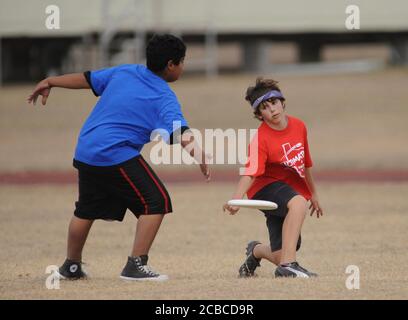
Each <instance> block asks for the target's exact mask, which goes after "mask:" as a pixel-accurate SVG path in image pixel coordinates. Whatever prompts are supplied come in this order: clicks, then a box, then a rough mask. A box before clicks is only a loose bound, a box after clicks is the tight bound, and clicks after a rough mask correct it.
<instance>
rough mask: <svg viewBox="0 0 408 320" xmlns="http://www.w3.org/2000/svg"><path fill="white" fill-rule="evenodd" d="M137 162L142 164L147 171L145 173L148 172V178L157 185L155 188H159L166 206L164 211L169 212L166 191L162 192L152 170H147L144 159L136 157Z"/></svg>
mask: <svg viewBox="0 0 408 320" xmlns="http://www.w3.org/2000/svg"><path fill="white" fill-rule="evenodd" d="M138 160H139V162H140V163H141V164H142V166H143V167H144V168H145V170H146V171H147V173H148V174H149V176H150V178H152V180H153V182H154V184H155V185H156V186H157V188H159V190H160V192H161V194H162V196H163V198H164V201H165V202H164V203H165V204H164V206H165V208H166V212H169V204H168V202H169V199H168V198H167V195H166V192H164V190H163V188H162V187H161V185H160V184H159V182H158V181H157V180H156V178H155V177H154V176H153V174H152V172H151V171H150V170H149V167H148V166H147V165H146V163H145V161H144V160H142V158H139V159H138Z"/></svg>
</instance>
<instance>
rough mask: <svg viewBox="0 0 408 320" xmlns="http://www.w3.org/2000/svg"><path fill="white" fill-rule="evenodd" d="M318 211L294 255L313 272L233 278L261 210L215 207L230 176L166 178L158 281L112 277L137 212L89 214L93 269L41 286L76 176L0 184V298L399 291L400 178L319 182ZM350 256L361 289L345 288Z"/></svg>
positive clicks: (383, 295)
mask: <svg viewBox="0 0 408 320" xmlns="http://www.w3.org/2000/svg"><path fill="white" fill-rule="evenodd" d="M319 187H320V191H321V192H320V193H321V201H322V203H323V205H324V208H325V211H326V215H325V216H324V217H323V218H321V219H319V220H317V219H316V218H315V217H308V218H307V219H306V222H305V225H304V229H303V237H304V239H303V240H304V242H303V246H302V248H301V250H300V253H299V255H298V260H299V261H300V262H301V263H302V264H304V265H305V266H306V267H308V268H310V269H312V270H314V271H316V272H318V273H319V274H320V277H319V278H317V279H309V280H307V279H285V280H282V279H274V277H273V271H274V267H273V266H272V265H271V264H270V263H268V262H266V261H264V262H262V263H261V264H262V266H261V268H260V269H259V271H258V277H257V278H255V279H249V280H246V279H238V278H237V269H238V267H239V265H240V264H241V263H242V261H243V258H244V249H245V245H246V242H247V241H248V240H254V239H259V240H261V241H267V232H266V227H265V223H264V218H263V216H262V214H261V213H258V212H257V211H251V210H249V209H245V210H242V211H241V212H239V213H238V215H236V216H228V215H226V214H223V213H222V212H221V209H220V208H221V205H222V203H223V202H224V201H225V200H226V199H228V197H229V195H230V194H231V192H232V188H233V185H231V184H214V183H213V184H208V185H207V184H205V183H203V184H197V183H196V184H191V185H170V186H168V188H169V191H170V193H171V194H172V196H173V204H174V211H175V212H174V213H172V214H170V215H168V216H167V218H166V219H165V221H164V224H163V225H162V228H161V230H160V233H159V235H158V237H157V238H156V242H155V244H154V247H153V249H152V251H151V253H150V257H151V264H152V266H153V267H154V268H156V269H157V270H160V271H161V272H163V273H167V274H168V275H169V276H170V280H169V281H167V282H163V283H135V282H125V281H122V280H120V279H119V273H120V271H121V270H122V268H123V266H124V263H125V260H126V256H127V254H128V253H129V250H130V247H131V244H132V240H133V232H134V229H135V218H134V217H133V216H132V215H131V214H130V213H128V214H127V216H126V218H125V220H124V222H123V223H114V222H102V221H101V222H96V223H95V225H94V226H93V229H92V231H91V234H90V237H89V239H88V243H87V246H86V249H85V252H84V261H85V262H86V263H87V265H86V267H87V270H88V271H89V272H90V274H91V276H92V278H91V279H90V280H86V281H76V282H61V283H60V289H59V290H48V289H47V288H46V286H45V281H46V278H47V276H48V274H46V273H45V271H46V267H47V266H48V265H59V264H61V263H62V261H63V260H64V254H65V241H66V229H67V226H68V221H69V219H70V216H71V214H72V209H73V202H74V200H75V198H76V192H77V191H76V188H75V187H74V186H65V187H63V186H60V187H58V186H30V187H29V186H27V187H15V186H1V187H0V203H1V204H2V205H1V208H0V214H1V217H2V223H1V225H0V243H1V248H2V249H1V252H2V259H1V263H0V298H1V299H138V300H139V299H407V298H408V290H407V288H408V271H407V270H406V268H405V266H406V265H407V263H408V258H407V253H406V244H407V241H408V236H407V233H406V231H407V229H408V220H407V217H406V213H407V212H408V202H407V200H406V194H408V184H406V183H405V184H377V185H374V184H357V183H353V184H335V183H324V184H320V185H319ZM348 265H355V266H357V267H358V268H359V270H360V289H358V290H348V289H347V288H346V284H345V283H346V279H347V277H348V276H349V274H346V268H347V266H348Z"/></svg>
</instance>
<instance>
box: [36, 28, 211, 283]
mask: <svg viewBox="0 0 408 320" xmlns="http://www.w3.org/2000/svg"><path fill="white" fill-rule="evenodd" d="M185 52H186V47H185V44H184V43H183V42H182V41H181V40H180V39H178V38H177V37H174V36H172V35H160V36H159V35H156V36H154V37H153V38H152V39H151V40H150V41H149V43H148V45H147V48H146V62H147V68H146V67H145V66H142V65H120V66H117V67H112V68H107V69H102V70H98V71H87V72H85V73H77V74H67V75H62V76H58V77H49V78H47V79H44V80H42V81H41V82H39V83H38V84H37V86H36V88H35V89H34V91H33V93H32V94H31V95H30V96H29V98H28V102H30V103H31V102H32V103H33V104H35V103H36V100H37V98H38V96H39V95H41V96H42V104H43V105H45V104H46V102H47V98H48V96H49V94H50V90H51V88H52V87H60V88H70V89H92V91H93V93H94V94H95V95H96V96H98V97H100V98H99V100H98V102H97V103H96V105H95V107H94V109H93V111H92V112H91V114H90V115H89V117H88V119H87V120H86V122H85V123H84V125H83V127H82V129H81V132H80V134H79V137H78V143H77V147H76V150H75V156H74V160H73V165H74V167H75V168H76V169H77V170H78V177H79V199H78V201H77V202H76V209H75V212H74V216H73V217H72V219H71V222H70V225H69V230H68V246H67V247H68V248H67V259H66V260H65V262H64V264H63V265H62V266H61V267H60V268H59V275H60V277H61V278H65V279H81V278H85V277H86V273H85V272H84V271H83V269H82V250H83V247H84V244H85V241H86V238H87V236H88V233H89V230H90V228H91V226H92V223H93V221H94V220H95V219H104V220H117V221H122V220H123V218H124V215H125V213H126V210H127V209H130V210H131V211H132V212H133V214H134V215H135V216H136V217H137V218H138V223H137V228H136V235H135V240H134V244H133V249H132V253H131V255H130V256H129V257H128V261H127V263H126V265H125V267H124V269H123V271H122V273H121V278H122V279H126V280H139V281H142V280H156V281H162V280H167V279H168V277H167V276H166V275H162V274H159V273H157V272H155V271H153V270H152V269H151V268H150V267H149V266H148V265H147V260H148V253H149V250H150V247H151V245H152V243H153V240H154V238H155V236H156V234H157V232H158V230H159V227H160V224H161V222H162V219H163V217H164V215H165V214H167V213H170V212H172V206H171V200H170V196H169V194H168V192H167V190H166V188H165V186H164V185H163V183H162V182H161V181H160V179H159V178H158V177H157V175H156V174H155V172H154V171H153V170H152V169H151V168H150V166H149V165H148V163H147V162H146V161H145V160H144V159H143V157H142V155H141V154H140V152H141V149H142V148H143V145H145V144H146V143H148V142H150V138H151V134H152V132H155V131H156V130H160V132H161V134H162V135H163V137H164V139H166V140H167V142H168V143H170V144H172V143H174V142H180V143H181V145H182V146H183V147H184V148H186V149H189V148H191V145H192V144H194V139H193V137H192V136H191V134H190V133H189V132H188V129H189V128H188V124H187V121H186V120H185V119H184V116H183V113H182V111H181V106H180V104H179V102H178V100H177V97H176V95H175V94H174V92H173V91H172V90H171V88H170V86H169V85H168V84H167V82H173V81H176V80H177V79H178V78H179V77H180V76H181V74H182V72H183V67H184V57H185ZM186 131H187V132H186ZM189 150H190V149H189ZM189 153H190V155H191V156H193V157H195V158H196V159H197V160H198V161H199V163H200V169H201V171H202V173H203V174H204V176H205V177H206V178H207V180H209V177H210V174H209V169H208V166H207V164H206V155H205V154H204V152H203V151H202V150H201V149H200V148H198V147H197V146H195V148H193V149H192V150H191V151H189Z"/></svg>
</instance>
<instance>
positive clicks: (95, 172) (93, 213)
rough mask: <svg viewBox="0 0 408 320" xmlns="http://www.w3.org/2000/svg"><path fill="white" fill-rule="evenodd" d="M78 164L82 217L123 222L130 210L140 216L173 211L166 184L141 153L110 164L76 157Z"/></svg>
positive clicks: (79, 212) (78, 208) (77, 213)
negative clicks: (90, 163) (100, 165)
mask: <svg viewBox="0 0 408 320" xmlns="http://www.w3.org/2000/svg"><path fill="white" fill-rule="evenodd" d="M74 167H75V168H77V169H78V177H79V199H78V201H77V202H76V203H75V206H76V209H75V212H74V215H75V216H76V217H78V218H82V219H89V220H94V219H104V220H118V221H122V220H123V218H124V216H125V213H126V210H127V209H130V210H131V211H132V212H133V214H134V215H135V216H136V217H139V216H140V215H142V214H166V213H169V212H172V206H171V199H170V196H169V194H168V192H167V190H166V187H165V186H164V185H163V183H162V182H161V181H160V179H159V178H158V177H157V175H156V174H155V173H154V171H153V170H152V168H151V167H150V166H149V165H148V163H147V162H146V161H145V160H144V159H143V157H142V156H141V155H139V156H137V157H134V158H132V159H130V160H127V161H125V162H123V163H120V164H118V165H114V166H109V167H99V166H90V165H88V164H85V163H83V162H79V161H77V160H74Z"/></svg>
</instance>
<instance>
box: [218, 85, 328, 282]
mask: <svg viewBox="0 0 408 320" xmlns="http://www.w3.org/2000/svg"><path fill="white" fill-rule="evenodd" d="M245 99H246V100H247V101H248V102H249V103H250V104H251V107H252V108H253V110H254V115H255V117H256V118H257V119H259V120H260V121H262V124H261V125H260V126H259V128H258V132H257V134H256V135H255V137H254V139H253V140H252V141H251V144H250V146H249V158H248V162H247V165H246V169H245V172H244V173H243V175H242V177H241V179H240V181H239V182H238V186H237V188H236V191H235V193H234V195H233V199H242V198H243V197H244V195H245V193H246V194H247V196H248V198H249V199H257V200H269V201H273V202H275V203H277V204H278V209H277V210H264V211H263V212H264V214H265V217H266V225H267V227H268V231H269V239H270V244H262V243H260V242H259V241H251V242H249V243H248V246H247V251H246V254H247V257H246V260H245V262H244V263H243V264H242V265H241V267H240V268H239V275H240V277H252V276H254V275H255V273H254V272H255V269H256V268H257V267H258V266H260V261H261V259H267V260H268V261H270V262H272V263H274V264H275V265H277V268H276V270H275V277H303V278H309V277H313V276H317V275H316V274H315V273H313V272H310V271H308V270H306V269H305V268H303V267H301V266H300V265H299V264H298V263H297V261H296V251H297V250H299V248H300V244H301V236H300V232H301V228H302V224H303V221H304V219H305V216H306V210H307V202H308V201H310V206H309V209H311V213H310V215H313V213H314V212H316V216H317V217H318V218H319V217H320V216H321V215H323V210H322V208H321V207H320V204H319V200H318V197H317V192H316V188H315V185H314V182H313V176H312V172H311V167H312V159H311V156H310V152H309V146H308V141H307V131H306V127H305V125H304V123H303V122H302V121H301V120H299V119H297V118H295V117H292V116H288V115H286V113H285V98H284V97H283V95H282V93H281V90H280V89H279V87H278V86H277V82H276V81H274V80H271V79H262V78H258V79H257V80H256V85H255V86H254V87H249V88H248V90H247V93H246V97H245ZM223 209H224V211H225V210H227V211H228V212H229V213H230V214H232V215H234V214H236V213H237V212H238V210H239V208H238V207H234V206H229V205H228V204H224V206H223Z"/></svg>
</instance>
